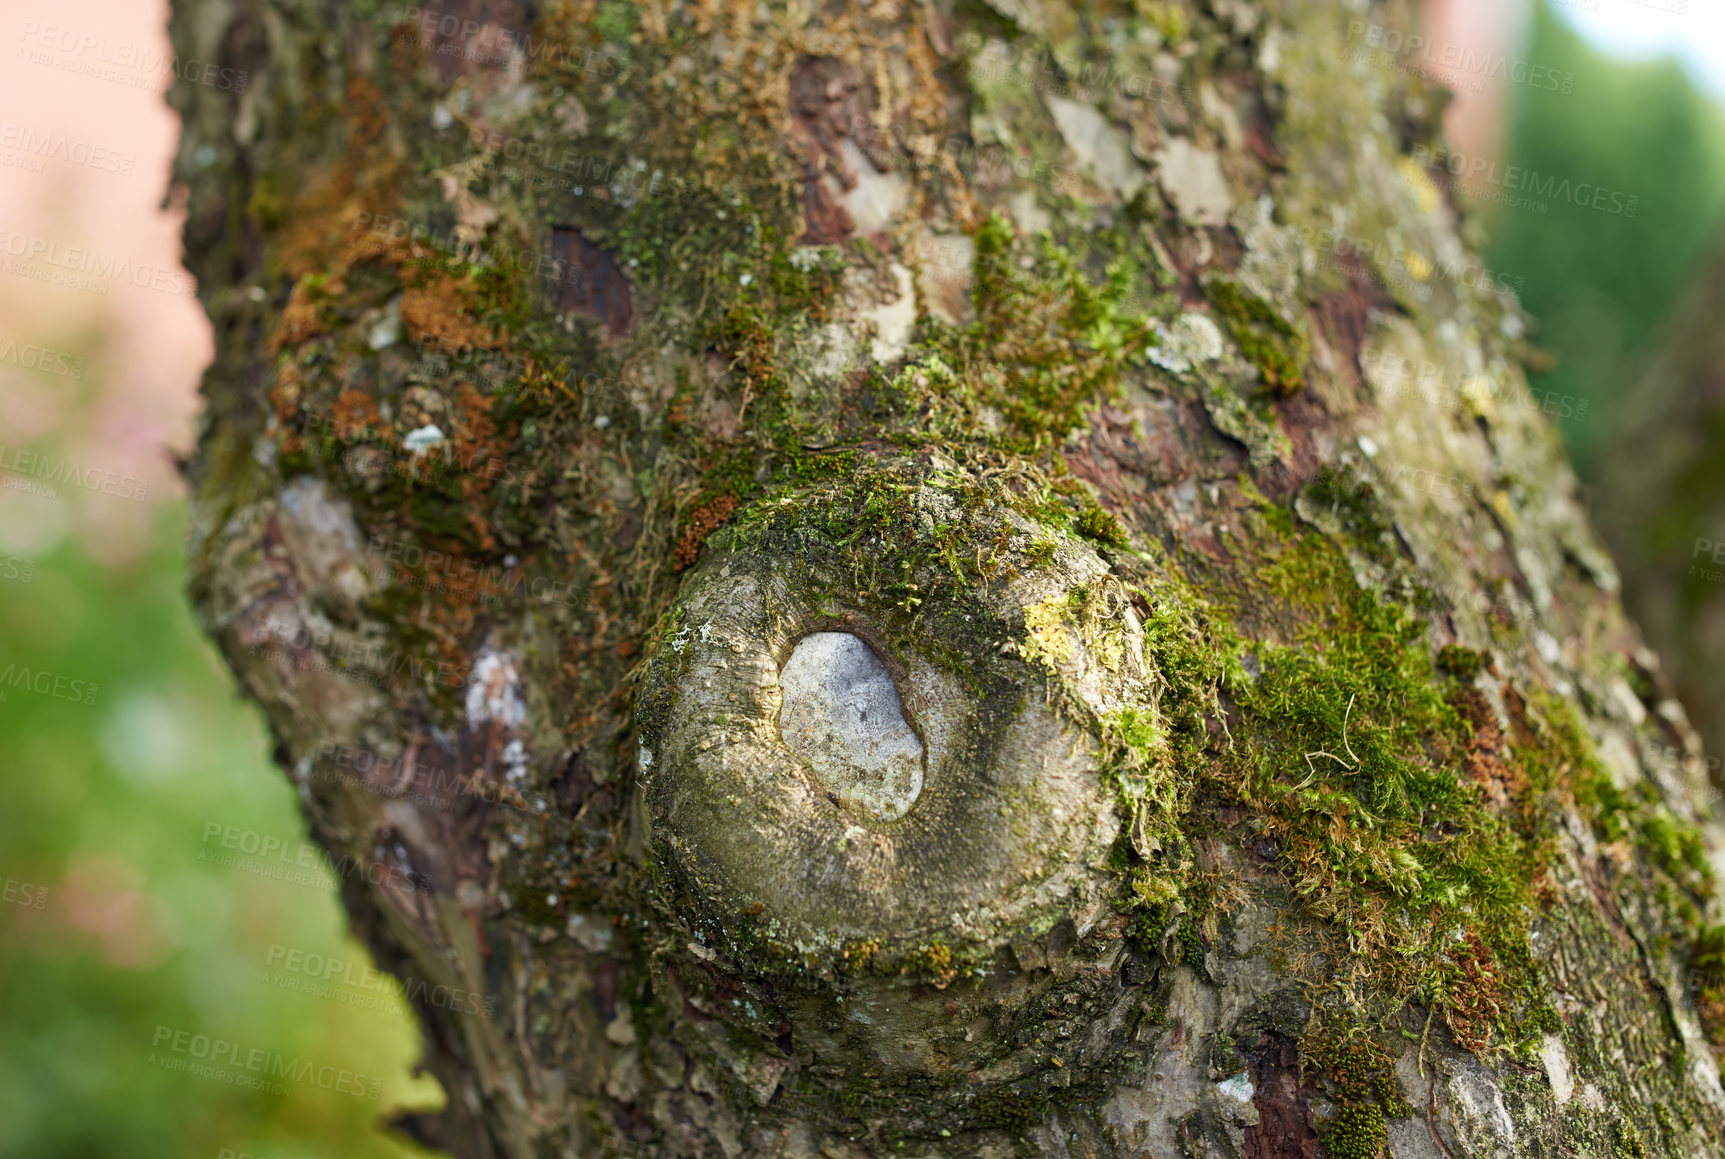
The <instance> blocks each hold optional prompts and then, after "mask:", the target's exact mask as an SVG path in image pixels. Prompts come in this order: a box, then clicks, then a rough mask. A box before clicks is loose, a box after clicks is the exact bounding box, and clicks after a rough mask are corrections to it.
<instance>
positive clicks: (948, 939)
mask: <svg viewBox="0 0 1725 1159" xmlns="http://www.w3.org/2000/svg"><path fill="white" fill-rule="evenodd" d="M1409 19H1410V13H1409V11H1408V9H1407V6H1405V5H1401V4H1391V5H1380V6H1377V7H1375V8H1368V7H1367V6H1366V5H1365V4H1364V3H1363V2H1362V3H1360V4H1357V5H1349V4H1343V3H1337V2H1317V0H1266V2H1260V3H1249V2H1246V0H1211V2H1209V3H1206V4H1195V3H1187V4H1182V3H1178V2H1169V3H1150V2H1144V0H1141V2H1139V3H1136V4H1135V5H1122V6H1117V7H1097V8H1075V7H1067V6H1064V5H1062V4H1059V3H1057V2H1054V0H991V3H990V4H989V5H986V6H985V5H983V4H981V3H977V2H974V0H962V2H960V3H956V4H955V3H952V2H951V0H924V2H922V3H909V2H907V0H878V2H876V3H873V4H869V5H863V4H853V5H838V4H834V5H829V6H826V7H824V8H817V7H814V6H809V5H800V4H792V5H785V4H781V3H777V2H772V0H769V2H767V3H760V4H755V3H730V4H720V3H716V2H710V0H703V2H692V3H672V4H660V3H649V4H642V5H639V6H636V5H630V4H626V3H622V2H620V0H605V2H603V3H592V2H586V0H567V2H562V3H552V2H546V3H537V4H533V3H527V2H526V0H445V3H444V5H443V7H441V8H437V9H426V10H419V9H386V8H383V7H381V6H379V5H377V4H374V3H366V2H355V3H351V4H337V3H334V2H333V0H177V2H176V4H175V16H174V39H175V46H176V49H177V50H178V52H179V53H180V54H181V55H182V58H195V59H198V60H207V61H214V62H217V63H218V64H219V65H221V66H225V67H228V68H233V69H236V70H242V71H244V72H245V73H246V74H247V75H248V77H249V80H248V83H247V84H246V86H245V88H244V91H243V92H236V91H233V90H231V89H228V90H224V89H220V88H217V87H214V86H205V85H199V84H193V83H190V82H181V83H180V84H179V86H178V87H177V88H176V89H175V90H174V93H173V100H174V103H175V104H176V106H177V107H178V108H179V109H180V110H181V112H182V114H183V116H184V120H185V139H184V141H183V143H182V146H181V148H180V152H179V161H178V165H177V175H178V180H179V181H181V182H183V183H184V184H185V185H186V186H187V187H188V188H189V202H188V204H189V218H188V223H187V227H186V242H187V252H188V264H189V265H190V267H191V268H192V270H193V271H194V272H195V273H196V274H197V275H198V278H199V281H200V284H201V285H202V286H203V287H204V288H205V291H204V292H205V302H206V305H207V306H208V309H209V312H210V315H211V317H212V319H213V320H214V323H215V334H216V346H217V354H216V360H215V364H214V366H213V367H212V368H211V370H210V372H209V374H208V376H207V378H206V381H205V394H206V396H207V399H208V408H207V418H206V424H205V428H204V433H203V437H202V440H201V445H200V448H199V452H198V454H197V457H196V459H195V460H194V461H193V462H192V463H191V464H190V466H189V468H188V476H189V479H190V482H191V486H192V492H193V524H192V533H191V537H190V543H189V545H188V550H189V554H190V559H191V575H192V596H193V599H194V601H195V603H196V606H197V608H198V610H199V613H200V615H201V616H202V617H203V621H204V624H205V626H206V628H207V630H208V631H209V633H210V635H211V637H212V638H213V639H214V640H215V641H217V643H218V644H219V646H220V647H221V649H222V651H223V654H224V655H225V656H226V658H227V660H228V662H229V664H230V665H231V666H232V668H233V669H234V672H235V674H236V676H237V677H238V679H239V681H240V683H241V685H242V687H244V688H245V690H246V691H247V692H248V693H249V694H250V695H251V696H252V697H253V698H254V699H255V700H256V701H257V702H258V704H259V705H260V706H261V708H262V709H263V711H264V713H265V714H266V716H267V718H268V720H269V722H270V725H271V727H272V729H273V730H274V733H275V736H276V737H277V739H278V742H279V747H278V749H277V759H278V760H279V761H280V763H281V765H282V767H283V769H284V770H285V771H286V772H287V774H288V775H289V776H290V777H291V778H292V779H293V781H294V783H295V784H296V785H297V786H298V788H299V791H300V796H301V799H302V801H303V802H304V805H305V809H306V813H307V815H308V817H309V821H310V825H311V828H312V831H313V833H314V834H315V835H316V837H317V839H318V840H319V841H321V842H322V843H323V844H324V845H325V846H326V847H327V848H328V849H329V850H330V852H331V853H332V855H334V856H335V858H336V859H337V862H338V864H345V865H359V866H361V867H363V872H357V873H353V874H348V875H345V877H344V882H343V898H344V901H345V903H346V905H347V907H348V909H349V910H350V912H351V913H352V915H353V918H354V921H355V923H356V928H357V929H358V931H359V932H360V934H361V936H363V937H364V939H365V940H366V941H367V942H368V944H369V945H370V946H371V947H372V949H373V950H374V952H375V953H376V955H377V957H378V960H379V961H380V963H382V964H383V965H384V966H386V967H388V968H390V969H392V970H395V971H397V972H399V973H401V974H402V975H403V976H406V977H413V978H416V979H426V980H429V981H432V982H434V983H441V984H443V985H446V986H449V987H452V988H454V989H455V990H459V991H463V992H466V993H467V994H470V995H478V996H483V997H484V999H485V1001H483V1002H470V1003H436V1002H423V1003H420V1004H419V1008H418V1014H419V1017H420V1020H421V1022H422V1024H423V1026H424V1029H425V1040H426V1066H427V1067H428V1068H429V1069H430V1070H431V1072H432V1073H434V1074H435V1075H436V1076H437V1077H438V1079H439V1080H440V1081H441V1082H442V1084H443V1086H444V1088H445V1089H446V1090H447V1092H448V1105H447V1109H446V1110H445V1111H444V1112H443V1113H442V1114H440V1115H437V1116H418V1117H411V1118H409V1119H407V1120H406V1121H405V1122H404V1124H403V1125H404V1128H405V1129H407V1130H409V1131H410V1132H412V1133H414V1134H416V1135H417V1136H418V1137H420V1138H423V1139H426V1140H430V1141H433V1142H435V1143H437V1144H438V1145H440V1146H443V1147H446V1148H447V1149H448V1150H450V1151H451V1152H454V1153H455V1154H457V1155H461V1156H510V1157H518V1156H519V1157H524V1156H565V1155H569V1156H592V1155H620V1156H621V1155H627V1156H695V1155H703V1156H724V1157H725V1159H735V1157H737V1156H743V1155H748V1156H786V1157H790V1156H798V1157H810V1159H812V1157H813V1156H816V1155H820V1156H826V1157H829V1159H863V1157H871V1156H882V1157H885V1156H901V1155H902V1156H911V1157H926V1156H974V1157H983V1156H992V1157H1004V1156H1018V1155H1058V1156H1110V1157H1114V1156H1120V1157H1125V1156H1134V1157H1136V1156H1143V1155H1150V1156H1158V1157H1160V1156H1249V1157H1266V1156H1302V1157H1306V1156H1322V1155H1329V1156H1335V1157H1338V1159H1340V1157H1364V1156H1372V1155H1377V1154H1384V1153H1386V1152H1387V1153H1390V1154H1393V1155H1395V1156H1397V1157H1398V1159H1407V1157H1412V1156H1421V1157H1442V1156H1450V1157H1458V1156H1464V1155H1465V1156H1476V1155H1477V1156H1487V1155H1489V1156H1533V1155H1540V1156H1547V1155H1549V1156H1559V1155H1562V1156H1605V1155H1613V1156H1616V1155H1669V1156H1698V1155H1725V1142H1722V1140H1725V1094H1722V1092H1721V1089H1720V1081H1719V1067H1718V1062H1717V1060H1716V1056H1715V1048H1716V1047H1717V1045H1718V1044H1720V1043H1721V1042H1725V1038H1722V1037H1721V1033H1722V1032H1725V937H1722V936H1721V933H1720V929H1721V927H1720V926H1719V924H1718V923H1719V921H1720V918H1721V916H1722V915H1721V913H1720V911H1719V902H1718V901H1717V900H1716V897H1715V889H1714V880H1715V874H1716V873H1717V872H1719V871H1721V870H1725V864H1721V862H1720V852H1721V849H1722V848H1725V845H1722V842H1721V830H1720V826H1719V818H1718V816H1717V815H1716V814H1715V813H1714V812H1712V811H1711V805H1710V804H1709V802H1708V798H1707V796H1706V793H1705V777H1704V774H1703V772H1702V767H1701V761H1700V759H1699V751H1700V750H1699V747H1698V745H1697V742H1696V739H1695V735H1694V733H1693V731H1692V730H1691V728H1690V726H1689V724H1688V723H1687V721H1686V719H1685V717H1684V714H1683V712H1682V710H1681V709H1680V708H1679V707H1678V705H1677V702H1676V701H1675V700H1674V699H1673V698H1672V697H1671V696H1670V694H1669V692H1668V691H1667V688H1666V685H1665V683H1664V682H1663V680H1662V678H1661V677H1660V675H1659V673H1658V671H1657V665H1656V662H1655V660H1654V658H1653V656H1652V654H1651V653H1650V652H1649V651H1648V650H1647V649H1646V648H1645V647H1644V646H1643V645H1642V643H1641V641H1640V638H1639V636H1638V635H1637V633H1636V631H1635V629H1634V628H1633V627H1632V626H1631V625H1630V623H1629V622H1628V620H1627V619H1626V618H1625V615H1624V612H1623V609H1622V606H1621V603H1620V601H1619V597H1618V592H1617V589H1618V579H1617V575H1616V572H1615V571H1614V568H1613V565H1612V563H1611V561H1610V559H1609V557H1608V556H1607V555H1606V554H1605V552H1604V551H1603V550H1602V549H1601V547H1600V546H1599V545H1598V543H1597V541H1596V539H1595V536H1594V534H1593V532H1592V531H1591V529H1590V527H1589V525H1588V522H1587V519H1586V517H1585V516H1584V514H1583V512H1582V510H1581V508H1580V506H1579V504H1578V501H1577V499H1576V493H1575V491H1576V489H1575V481H1574V479H1573V477H1572V476H1571V473H1570V470H1569V468H1568V466H1567V464H1566V461H1565V459H1564V455H1563V452H1562V448H1561V446H1560V445H1559V442H1558V440H1557V439H1556V437H1555V436H1554V434H1553V432H1552V431H1551V429H1550V428H1549V427H1548V426H1547V425H1546V423H1545V422H1544V421H1543V420H1542V419H1541V417H1540V416H1539V415H1538V414H1537V413H1536V412H1534V411H1532V410H1531V409H1529V408H1525V407H1514V406H1505V405H1502V404H1501V402H1500V400H1502V399H1504V398H1506V397H1514V395H1515V392H1516V391H1517V390H1518V389H1521V388H1523V386H1524V384H1523V380H1522V369H1521V362H1520V357H1521V354H1522V353H1523V350H1522V346H1521V339H1520V335H1521V334H1522V333H1523V324H1522V321H1521V319H1520V318H1519V316H1518V315H1517V313H1516V307H1515V306H1514V304H1513V303H1512V302H1506V301H1501V300H1498V299H1496V298H1492V297H1486V296H1482V292H1481V291H1480V289H1479V287H1481V286H1488V285H1489V279H1480V278H1478V277H1474V276H1469V273H1470V270H1471V269H1472V267H1471V265H1470V263H1471V261H1472V259H1471V257H1470V251H1469V249H1468V248H1467V246H1466V245H1465V243H1464V241H1463V240H1462V239H1461V233H1460V227H1459V225H1458V221H1459V218H1458V209H1457V206H1456V205H1455V204H1453V203H1452V202H1451V201H1450V200H1449V199H1448V196H1447V195H1446V193H1445V192H1444V191H1443V190H1442V189H1441V188H1440V186H1439V185H1438V184H1437V183H1434V181H1433V180H1432V179H1431V177H1430V176H1429V175H1428V174H1427V173H1425V172H1424V171H1422V169H1421V168H1420V166H1419V165H1418V164H1416V163H1415V162H1414V161H1413V160H1412V154H1413V151H1414V150H1415V149H1416V148H1417V147H1419V146H1422V145H1426V144H1430V143H1431V142H1432V141H1433V140H1434V137H1435V134H1436V133H1437V128H1436V126H1437V123H1438V115H1439V112H1440V109H1441V106H1442V102H1443V95H1442V94H1441V93H1440V92H1438V91H1436V90H1434V89H1432V88H1431V87H1429V86H1428V84H1427V82H1426V81H1425V80H1424V79H1423V78H1421V77H1420V76H1418V75H1415V74H1411V73H1409V72H1404V71H1401V70H1398V69H1395V68H1393V67H1390V65H1391V64H1393V63H1394V62H1393V61H1386V60H1385V59H1383V58H1381V57H1357V56H1356V55H1355V52H1356V50H1358V49H1359V48H1360V47H1361V44H1362V30H1364V29H1366V28H1369V27H1370V26H1371V25H1374V24H1376V25H1380V26H1386V27H1395V28H1406V27H1407V26H1408V21H1409ZM1426 364H1432V365H1433V366H1436V367H1440V368H1442V370H1443V375H1442V376H1441V380H1442V381H1447V382H1451V383H1454V384H1457V389H1456V390H1453V391H1449V392H1445V393H1441V394H1435V395H1434V394H1433V393H1431V392H1428V391H1425V390H1423V389H1422V388H1421V384H1422V383H1424V382H1426V381H1428V380H1429V379H1430V377H1431V376H1430V375H1427V374H1425V373H1423V367H1425V365H1426ZM870 712H873V713H874V715H873V717H870V716H869V715H868V714H869V713H870ZM344 858H345V859H346V860H345V861H344V860H342V859H344ZM415 989H416V991H417V992H418V993H420V994H422V995H427V994H433V993H436V992H437V991H433V990H432V989H431V988H430V987H416V988H415ZM445 992H448V991H445Z"/></svg>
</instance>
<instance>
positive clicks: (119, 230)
mask: <svg viewBox="0 0 1725 1159" xmlns="http://www.w3.org/2000/svg"><path fill="white" fill-rule="evenodd" d="M166 20H167V4H166V3H165V2H162V0H147V2H139V0H12V2H11V3H9V4H7V5H6V13H5V15H4V16H0V60H3V61H4V64H3V66H0V110H4V111H3V112H0V243H3V245H0V262H3V264H0V447H4V448H5V454H6V457H7V462H8V463H9V464H10V463H13V462H15V461H16V460H15V455H16V453H17V452H18V450H19V449H20V448H28V449H29V450H31V451H35V452H47V453H48V457H49V459H50V460H57V459H59V458H61V457H64V458H65V459H68V460H71V461H72V462H75V463H76V464H77V465H78V466H79V467H81V468H85V469H90V468H97V469H100V470H102V471H112V472H115V473H116V474H117V475H122V476H123V475H132V476H134V477H136V478H138V479H142V480H144V481H146V482H147V485H148V492H147V494H148V501H147V502H144V503H140V502H137V501H135V500H129V499H123V498H119V497H116V496H114V495H104V494H102V493H101V491H100V490H86V489H83V488H79V487H73V486H68V485H64V484H62V485H58V486H55V487H54V488H53V490H54V491H56V492H57V493H58V497H57V498H54V499H49V498H45V497H43V496H42V495H41V494H34V493H30V492H26V491H22V490H15V489H0V551H9V552H12V553H14V554H18V555H22V556H25V557H35V556H40V555H42V554H44V553H46V552H48V551H51V550H52V549H53V548H54V547H56V546H58V545H59V544H60V543H61V542H63V541H64V540H65V539H66V538H67V537H69V536H70V537H76V539H77V540H79V541H80V546H82V547H83V548H84V549H85V550H87V551H88V552H89V553H90V554H91V555H92V556H94V557H95V558H96V559H98V560H100V561H101V562H103V563H106V564H109V565H121V564H123V563H125V562H127V561H128V560H130V559H133V558H135V557H136V556H137V555H138V554H139V553H140V552H141V551H143V550H144V549H145V548H146V547H147V546H148V544H149V541H150V537H151V534H152V529H153V526H154V524H155V522H156V521H155V519H154V517H153V516H154V512H155V509H156V508H157V507H158V506H159V505H160V504H162V503H163V502H164V501H167V500H170V499H174V498H178V497H179V496H180V495H182V494H183V493H184V492H183V488H182V486H181V484H180V482H179V479H178V477H177V475H176V474H175V472H174V470H173V466H172V463H171V462H170V461H169V460H168V458H167V454H166V448H172V449H173V450H175V451H179V452H182V453H183V452H185V451H187V450H189V449H190V447H191V445H192V442H193V435H194V430H195V425H194V414H195V408H196V391H197V383H198V376H199V374H200V373H201V371H202V370H203V368H204V366H205V365H207V364H208V362H209V360H210V355H211V339H210V327H209V323H208V321H207V320H206V319H205V317H204V314H203V310H202V308H201V307H200V306H199V304H198V301H197V299H196V298H195V297H187V296H177V295H174V294H171V293H165V292H161V291H158V290H154V289H151V288H149V286H148V284H147V282H148V280H147V279H146V285H144V286H138V285H134V284H131V283H130V282H128V281H125V280H120V279H114V278H100V277H94V278H92V277H90V276H89V275H86V280H93V281H96V282H106V283H108V287H107V292H106V293H105V294H94V293H90V292H88V291H86V290H82V289H77V288H73V287H70V286H61V285H52V284H49V283H46V282H43V281H40V280H37V279H36V278H33V277H30V276H27V275H25V274H22V273H19V272H16V264H17V263H18V262H19V261H20V259H19V258H17V256H16V252H17V248H18V247H19V246H20V245H24V244H25V243H24V241H23V239H29V244H31V245H34V244H38V243H39V242H40V241H46V242H47V243H49V244H50V245H56V246H59V247H61V249H62V250H64V249H65V248H66V247H72V246H81V247H86V248H88V249H89V250H93V251H95V252H97V253H99V254H100V255H101V261H103V262H106V261H108V260H109V259H110V258H113V259H116V264H118V262H126V261H129V262H130V263H131V266H132V269H133V270H142V269H143V268H144V267H149V268H150V269H151V270H152V271H153V270H158V269H165V270H168V271H179V270H180V268H181V267H180V222H181V217H182V215H181V214H180V213H177V212H174V211H172V210H169V209H164V208H163V203H164V200H165V199H166V198H167V196H168V188H167V181H168V166H169V161H170V159H171V157H172V156H173V150H174V147H175V143H176V140H177V137H178V133H179V121H178V119H177V118H176V117H175V116H174V115H173V113H172V111H171V110H169V108H168V106H167V102H166V100H165V99H164V97H163V95H162V94H163V93H164V92H165V91H166V89H167V87H168V83H169V81H170V79H171V74H170V73H169V71H168V70H169V67H170V65H169V64H168V62H169V61H170V60H171V53H170V50H169V47H168V38H167V32H166ZM50 30H52V31H50ZM68 33H70V34H71V37H73V38H76V39H75V40H74V39H69V38H68V36H67V34H68ZM44 37H46V38H47V39H48V41H49V45H50V46H44V44H43V38H44ZM63 45H71V46H72V47H71V49H70V51H67V50H63V49H62V47H61V46H63ZM79 46H82V51H80V50H79ZM102 58H106V60H107V63H101V61H102ZM44 60H46V61H47V62H48V63H42V61H44ZM140 61H142V62H144V64H145V67H140V63H139V62H140ZM68 64H85V65H89V66H91V67H96V68H100V69H102V70H104V71H105V72H106V73H107V74H108V75H106V76H89V75H84V74H82V73H81V72H78V71H71V70H69V69H68V68H67V65H68ZM150 64H153V65H154V66H155V67H147V66H148V65H150ZM111 78H117V79H111ZM62 139H63V141H62ZM134 157H135V161H134V160H132V158H134ZM79 160H82V161H84V162H85V163H83V164H79V163H77V161H79ZM127 162H130V167H131V172H130V173H129V174H127V173H125V172H123V169H124V167H125V165H126V163H127ZM37 166H39V167H40V169H39V171H36V167H37ZM110 167H113V168H116V169H120V170H122V171H115V172H111V171H109V169H110ZM74 260H75V259H74ZM36 266H37V268H38V270H40V269H41V268H42V267H41V265H40V263H36ZM180 277H181V279H182V280H183V281H184V282H185V284H187V285H189V284H190V279H189V276H188V275H184V274H183V273H181V275H180ZM13 342H15V343H16V344H17V349H18V351H21V350H22V349H23V348H24V347H26V346H30V345H35V346H45V347H50V348H52V349H54V350H56V351H63V352H65V353H67V354H71V355H77V356H81V357H83V358H84V359H85V363H86V365H85V370H84V373H83V376H82V378H81V380H77V379H73V378H71V377H69V376H66V375H63V374H43V373H41V372H40V371H36V370H31V369H26V368H24V367H22V366H20V365H19V357H18V355H17V353H14V354H12V355H10V356H8V355H7V354H6V353H5V352H6V349H7V344H8V343H13Z"/></svg>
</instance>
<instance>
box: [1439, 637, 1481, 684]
mask: <svg viewBox="0 0 1725 1159" xmlns="http://www.w3.org/2000/svg"><path fill="white" fill-rule="evenodd" d="M1490 662H1491V657H1490V656H1488V655H1486V654H1485V653H1484V652H1478V651H1475V650H1474V649H1472V648H1464V647H1462V646H1461V645H1460V644H1445V645H1444V646H1443V647H1442V648H1439V649H1438V656H1437V663H1438V667H1439V668H1442V669H1443V670H1444V671H1445V672H1448V673H1449V674H1450V675H1451V676H1454V677H1455V678H1456V679H1457V680H1472V679H1473V677H1474V676H1475V675H1476V674H1477V673H1479V672H1480V671H1481V670H1482V669H1484V668H1485V666H1486V665H1487V664H1489V663H1490Z"/></svg>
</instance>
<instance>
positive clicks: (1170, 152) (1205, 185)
mask: <svg viewBox="0 0 1725 1159" xmlns="http://www.w3.org/2000/svg"><path fill="white" fill-rule="evenodd" d="M1156 165H1157V177H1158V178H1159V179H1160V181H1161V182H1162V188H1163V190H1165V191H1166V192H1167V194H1168V198H1169V200H1170V201H1172V202H1173V203H1174V208H1175V209H1177V210H1179V211H1180V216H1181V217H1183V218H1185V219H1186V220H1187V221H1190V222H1193V223H1195V224H1197V225H1222V224H1224V223H1226V222H1227V220H1228V211H1229V210H1231V209H1232V208H1233V207H1234V195H1233V193H1232V191H1231V190H1230V189H1229V188H1228V178H1227V176H1226V175H1224V174H1223V172H1222V159H1221V158H1220V157H1218V156H1217V155H1216V154H1215V153H1213V152H1211V151H1210V150H1208V149H1204V148H1200V147H1199V146H1197V145H1194V144H1193V143H1192V142H1191V141H1189V140H1187V139H1186V138H1185V137H1174V138H1172V139H1171V140H1169V142H1168V144H1167V145H1165V146H1163V147H1162V148H1160V149H1158V150H1157V151H1156Z"/></svg>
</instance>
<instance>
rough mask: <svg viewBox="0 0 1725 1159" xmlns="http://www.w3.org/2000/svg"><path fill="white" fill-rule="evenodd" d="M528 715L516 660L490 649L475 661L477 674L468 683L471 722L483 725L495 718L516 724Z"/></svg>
mask: <svg viewBox="0 0 1725 1159" xmlns="http://www.w3.org/2000/svg"><path fill="white" fill-rule="evenodd" d="M526 719H527V705H526V704H525V703H523V702H522V699H521V677H520V676H519V675H517V673H516V671H515V661H514V660H513V659H512V658H511V657H510V656H509V654H508V653H506V652H493V651H490V650H487V651H485V652H483V653H481V654H480V656H479V659H477V660H475V661H474V662H473V676H472V678H471V679H470V680H469V681H468V684H467V723H468V726H469V727H471V728H475V729H477V728H479V727H480V726H481V725H484V724H485V723H487V722H488V721H494V722H496V723H497V724H500V725H503V726H504V727H505V728H514V727H516V726H517V725H519V724H520V723H521V722H522V721H524V720H526Z"/></svg>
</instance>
